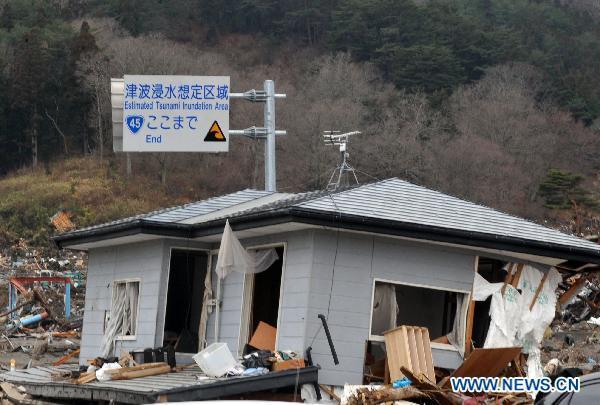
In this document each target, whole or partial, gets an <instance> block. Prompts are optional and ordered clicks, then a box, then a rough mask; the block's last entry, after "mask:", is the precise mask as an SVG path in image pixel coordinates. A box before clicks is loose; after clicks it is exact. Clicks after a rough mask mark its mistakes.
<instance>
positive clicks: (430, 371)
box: [422, 328, 435, 383]
mask: <svg viewBox="0 0 600 405" xmlns="http://www.w3.org/2000/svg"><path fill="white" fill-rule="evenodd" d="M422 331H423V343H424V345H425V346H424V348H425V368H426V370H427V377H428V378H429V380H431V381H432V382H433V383H435V370H434V368H433V354H432V353H431V342H430V340H429V330H428V329H427V328H422Z"/></svg>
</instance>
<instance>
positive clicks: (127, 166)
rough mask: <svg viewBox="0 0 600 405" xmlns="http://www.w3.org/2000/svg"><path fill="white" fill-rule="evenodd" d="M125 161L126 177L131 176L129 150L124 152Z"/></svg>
mask: <svg viewBox="0 0 600 405" xmlns="http://www.w3.org/2000/svg"><path fill="white" fill-rule="evenodd" d="M125 156H126V159H127V162H126V170H127V178H130V177H131V155H130V154H129V152H127V153H126V154H125Z"/></svg>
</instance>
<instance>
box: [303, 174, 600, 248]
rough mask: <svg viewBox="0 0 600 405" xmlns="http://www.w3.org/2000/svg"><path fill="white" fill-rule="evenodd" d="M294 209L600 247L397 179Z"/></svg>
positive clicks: (340, 193)
mask: <svg viewBox="0 0 600 405" xmlns="http://www.w3.org/2000/svg"><path fill="white" fill-rule="evenodd" d="M294 206H295V207H300V208H305V209H310V210H315V211H325V212H338V213H342V214H347V215H356V216H364V217H370V218H377V219H383V220H390V221H399V222H406V223H412V224H420V225H428V226H435V227H442V228H448V229H459V230H463V231H470V232H481V233H487V234H490V235H501V236H507V237H511V238H521V239H527V240H532V241H542V242H548V243H556V244H560V245H565V246H576V247H581V248H585V249H593V250H596V251H600V246H599V245H597V244H595V243H592V242H589V241H586V240H584V239H580V238H577V237H575V236H571V235H567V234H565V233H562V232H559V231H557V230H554V229H550V228H546V227H544V226H542V225H538V224H536V223H534V222H531V221H527V220H525V219H523V218H519V217H515V216H512V215H509V214H505V213H503V212H500V211H497V210H494V209H492V208H488V207H485V206H482V205H478V204H474V203H472V202H469V201H465V200H462V199H460V198H456V197H452V196H450V195H447V194H444V193H440V192H438V191H434V190H431V189H428V188H425V187H421V186H417V185H415V184H412V183H409V182H406V181H403V180H400V179H397V178H392V179H388V180H384V181H380V182H376V183H371V184H367V185H364V186H361V187H356V188H352V189H349V190H344V191H341V192H338V193H333V194H329V195H326V196H320V197H318V198H314V199H310V200H308V201H304V202H301V203H298V204H295V205H294Z"/></svg>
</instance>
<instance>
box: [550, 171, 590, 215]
mask: <svg viewBox="0 0 600 405" xmlns="http://www.w3.org/2000/svg"><path fill="white" fill-rule="evenodd" d="M583 179H584V178H583V176H581V175H580V174H576V173H570V172H567V171H562V170H558V169H550V171H549V172H548V176H547V177H546V180H545V181H544V182H542V183H541V184H540V188H539V194H540V196H541V197H542V198H544V201H545V206H546V207H548V208H552V209H571V208H577V207H578V206H587V207H594V206H597V205H598V201H596V200H594V198H592V196H591V195H590V193H589V192H588V191H587V190H585V189H584V188H583V187H581V183H582V182H583Z"/></svg>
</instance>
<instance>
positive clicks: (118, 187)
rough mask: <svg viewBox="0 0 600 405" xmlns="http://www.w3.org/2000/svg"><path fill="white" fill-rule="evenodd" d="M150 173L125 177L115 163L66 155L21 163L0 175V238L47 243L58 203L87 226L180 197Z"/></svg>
mask: <svg viewBox="0 0 600 405" xmlns="http://www.w3.org/2000/svg"><path fill="white" fill-rule="evenodd" d="M184 201H185V199H184V198H179V197H177V196H173V195H168V194H167V192H166V191H165V190H164V188H163V187H161V186H160V184H158V182H157V181H155V180H153V179H152V178H147V177H144V176H136V177H135V178H134V179H132V180H131V181H127V179H125V178H124V177H123V176H122V175H121V174H120V172H119V170H118V168H116V167H115V166H114V163H109V162H104V164H101V163H100V162H99V161H98V160H96V159H92V158H78V159H67V160H64V161H60V162H57V163H56V164H54V165H52V166H51V167H50V168H49V169H37V170H31V169H24V170H20V171H17V172H15V173H13V174H11V175H9V176H7V177H5V178H4V179H1V180H0V243H1V242H2V240H1V239H5V241H6V242H10V241H11V240H14V239H17V238H25V239H28V240H30V241H31V242H32V243H34V244H35V245H37V246H40V247H46V246H49V244H50V243H49V236H51V235H52V233H53V229H52V228H51V226H50V225H49V220H50V217H51V216H52V215H54V214H55V213H56V212H57V211H58V210H59V209H65V210H68V211H70V212H72V213H73V218H72V220H73V222H74V223H75V224H76V226H78V227H81V226H88V225H93V224H97V223H102V222H106V221H110V220H113V219H116V218H122V217H125V216H130V215H135V214H138V213H141V212H146V211H150V210H153V209H157V208H160V207H165V206H170V205H176V204H180V203H182V202H184Z"/></svg>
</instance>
